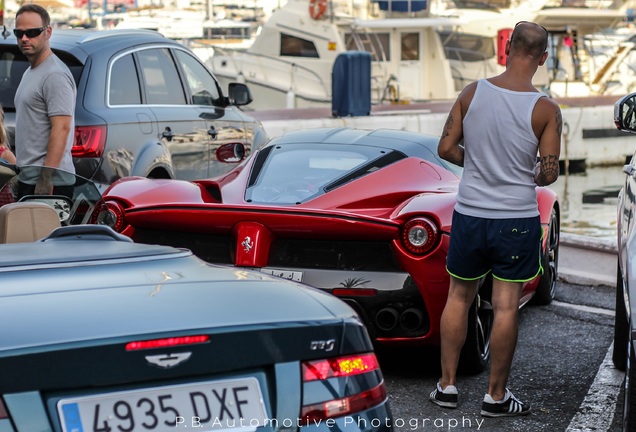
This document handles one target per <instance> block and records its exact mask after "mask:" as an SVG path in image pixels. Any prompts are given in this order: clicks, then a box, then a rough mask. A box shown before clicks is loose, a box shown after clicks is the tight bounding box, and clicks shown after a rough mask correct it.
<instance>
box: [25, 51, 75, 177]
mask: <svg viewBox="0 0 636 432" xmlns="http://www.w3.org/2000/svg"><path fill="white" fill-rule="evenodd" d="M76 95H77V88H76V87H75V81H74V80H73V75H71V71H70V70H69V69H68V67H67V66H66V65H65V64H64V63H63V62H62V61H61V60H60V59H59V58H58V57H57V56H56V55H54V54H53V55H51V56H49V57H48V58H47V59H46V60H44V61H43V62H42V63H40V64H39V65H38V66H36V67H35V68H31V67H29V68H28V69H27V70H26V72H25V73H24V75H23V76H22V80H21V81H20V85H19V86H18V90H17V91H16V94H15V99H14V103H15V107H16V116H15V150H16V160H17V163H18V165H19V166H25V165H40V166H41V165H43V164H44V158H45V157H46V152H47V148H48V143H49V135H50V133H51V122H50V120H49V117H52V116H60V115H61V116H70V117H71V132H70V133H69V137H68V140H67V143H66V152H65V153H64V158H63V159H62V162H61V164H60V166H59V168H60V169H62V170H65V171H68V172H71V173H74V172H75V167H74V166H73V158H72V157H71V147H72V146H73V138H74V130H75V121H74V114H75V98H76Z"/></svg>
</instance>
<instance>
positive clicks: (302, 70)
mask: <svg viewBox="0 0 636 432" xmlns="http://www.w3.org/2000/svg"><path fill="white" fill-rule="evenodd" d="M214 49H215V51H216V53H215V54H214V55H215V56H218V55H220V56H223V58H224V60H228V61H229V62H231V64H232V66H233V67H234V70H235V71H237V72H240V71H242V68H241V66H240V63H241V61H242V59H243V58H250V59H251V60H254V61H253V62H251V63H252V64H253V65H258V67H259V68H260V69H261V73H262V75H263V76H268V77H270V78H272V67H273V66H274V65H279V66H282V68H281V70H282V71H284V72H287V73H288V75H287V76H289V78H285V82H286V83H288V84H289V91H292V92H297V91H298V90H299V88H298V87H297V85H298V82H302V83H303V85H308V84H307V77H310V78H311V80H312V81H314V83H312V84H311V85H312V86H313V85H314V84H317V85H319V86H320V88H321V90H322V91H323V92H324V94H325V97H329V96H330V95H331V89H330V88H329V86H328V85H327V83H326V82H325V80H324V79H323V78H322V77H321V76H320V74H319V73H318V72H316V71H314V70H312V69H310V68H308V67H305V66H302V65H299V64H298V63H296V62H294V61H292V60H287V59H282V58H279V57H274V56H271V55H267V54H260V53H255V52H250V51H240V50H234V49H231V48H216V47H215V48H214ZM239 57H240V58H239ZM259 60H266V61H267V62H268V63H267V64H263V63H262V62H260V61H259ZM301 76H302V80H299V78H300V77H301Z"/></svg>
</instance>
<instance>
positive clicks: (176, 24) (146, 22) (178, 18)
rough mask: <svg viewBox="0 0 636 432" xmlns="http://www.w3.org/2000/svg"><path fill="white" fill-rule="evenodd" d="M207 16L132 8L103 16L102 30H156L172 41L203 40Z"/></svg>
mask: <svg viewBox="0 0 636 432" xmlns="http://www.w3.org/2000/svg"><path fill="white" fill-rule="evenodd" d="M204 20H205V15H204V14H203V13H202V12H201V11H198V10H187V9H183V8H173V7H171V8H164V7H160V6H159V7H157V6H150V7H142V8H131V9H128V10H126V11H125V12H113V13H107V14H104V15H102V16H101V17H100V18H99V20H98V23H97V24H98V25H97V27H98V28H100V29H146V30H155V31H157V32H159V33H161V34H162V35H164V36H165V37H168V38H171V39H190V38H201V37H202V36H203V22H204Z"/></svg>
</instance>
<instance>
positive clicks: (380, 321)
mask: <svg viewBox="0 0 636 432" xmlns="http://www.w3.org/2000/svg"><path fill="white" fill-rule="evenodd" d="M399 316H400V314H399V313H398V311H397V310H395V309H393V308H392V307H385V308H382V309H380V310H379V311H378V313H377V314H375V325H376V326H377V327H378V328H379V329H380V330H382V331H390V330H393V329H394V328H395V326H396V325H397V323H398V319H399Z"/></svg>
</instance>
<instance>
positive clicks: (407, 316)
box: [400, 308, 424, 332]
mask: <svg viewBox="0 0 636 432" xmlns="http://www.w3.org/2000/svg"><path fill="white" fill-rule="evenodd" d="M423 322H424V314H423V313H422V311H421V310H419V309H416V308H408V309H406V310H405V311H404V312H402V313H401V314H400V326H401V327H402V328H403V329H404V330H407V331H410V332H412V331H415V330H418V329H419V328H420V327H421V326H422V323H423Z"/></svg>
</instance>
